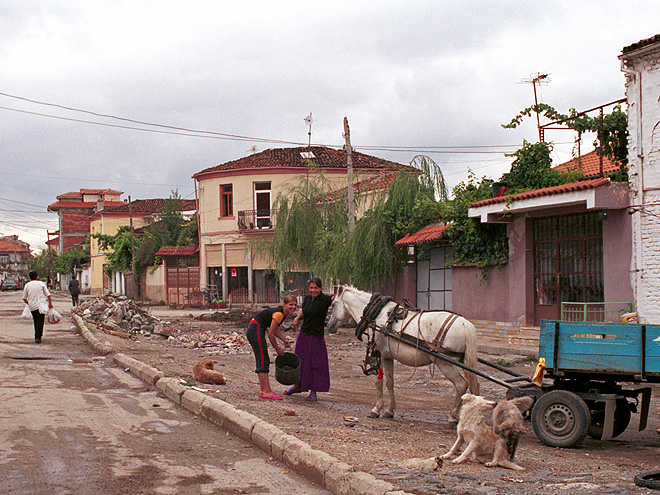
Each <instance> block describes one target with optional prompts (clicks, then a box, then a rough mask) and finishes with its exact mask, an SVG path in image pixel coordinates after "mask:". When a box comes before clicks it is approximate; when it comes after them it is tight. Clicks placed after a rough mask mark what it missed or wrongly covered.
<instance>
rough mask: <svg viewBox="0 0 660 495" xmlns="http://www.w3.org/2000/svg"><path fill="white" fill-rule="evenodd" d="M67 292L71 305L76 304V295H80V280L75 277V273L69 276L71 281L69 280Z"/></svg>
mask: <svg viewBox="0 0 660 495" xmlns="http://www.w3.org/2000/svg"><path fill="white" fill-rule="evenodd" d="M69 292H70V293H71V301H72V303H73V306H74V307H76V306H78V295H80V282H78V280H77V279H76V276H75V275H72V276H71V281H70V282H69Z"/></svg>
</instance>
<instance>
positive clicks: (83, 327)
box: [73, 315, 114, 356]
mask: <svg viewBox="0 0 660 495" xmlns="http://www.w3.org/2000/svg"><path fill="white" fill-rule="evenodd" d="M73 321H75V322H76V326H77V327H78V328H79V329H80V333H81V335H82V336H83V338H84V339H85V341H87V343H88V344H89V345H90V346H91V347H92V348H93V349H94V350H95V351H96V352H97V353H99V354H102V355H103V356H106V355H108V354H111V353H112V352H113V351H114V349H113V348H112V345H110V343H109V342H101V341H100V340H99V339H97V338H96V337H95V336H94V334H93V333H92V332H90V331H89V328H88V327H87V323H85V320H83V319H82V318H81V317H80V316H78V315H73Z"/></svg>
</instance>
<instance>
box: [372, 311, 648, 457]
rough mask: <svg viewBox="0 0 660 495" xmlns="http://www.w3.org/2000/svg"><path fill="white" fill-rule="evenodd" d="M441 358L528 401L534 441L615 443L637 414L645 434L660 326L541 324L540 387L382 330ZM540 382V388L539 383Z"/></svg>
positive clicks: (568, 444)
mask: <svg viewBox="0 0 660 495" xmlns="http://www.w3.org/2000/svg"><path fill="white" fill-rule="evenodd" d="M379 331H381V332H383V333H384V334H385V335H387V336H388V337H391V338H393V339H397V340H400V341H401V342H403V343H405V344H408V345H412V346H415V348H416V349H419V350H421V351H424V352H426V353H428V354H430V355H432V356H434V357H436V358H438V359H442V360H443V361H446V362H449V363H451V364H453V365H455V366H458V367H459V368H463V369H465V370H467V371H470V372H472V373H474V374H476V375H478V376H480V377H482V378H485V379H487V380H490V381H491V382H494V383H497V384H498V385H501V386H503V387H506V388H507V389H508V390H507V394H506V396H507V398H508V399H512V398H514V397H520V396H525V395H526V396H530V397H533V398H534V399H535V401H534V407H533V408H532V412H531V420H532V426H533V428H534V433H536V436H537V437H538V438H539V439H540V440H541V441H542V442H543V443H545V444H547V445H550V446H552V447H572V446H574V445H577V444H579V443H580V442H581V441H582V440H584V438H585V437H586V436H587V435H589V436H590V437H592V438H595V439H598V440H610V439H612V438H614V437H616V436H618V435H621V434H622V433H623V432H624V431H625V430H626V428H627V427H628V425H629V424H630V419H631V416H632V413H633V412H639V413H640V419H639V430H640V431H641V430H643V429H645V428H646V424H647V419H648V414H649V406H650V403H651V387H650V386H649V384H650V383H660V325H638V324H631V323H592V322H568V321H558V320H542V321H541V336H540V340H539V358H540V359H541V358H542V359H543V360H545V370H544V371H545V376H544V378H543V380H542V384H541V385H537V384H536V383H540V382H539V381H537V380H534V381H533V380H532V379H531V378H530V377H529V376H525V375H522V374H520V373H518V372H516V371H513V370H510V369H508V368H506V367H503V366H500V365H498V364H495V363H491V362H489V361H486V360H484V359H481V358H479V362H480V363H482V364H484V365H487V366H489V367H491V368H494V369H497V370H499V371H502V372H504V373H506V374H508V375H509V377H508V378H498V377H495V376H492V375H489V374H488V373H484V372H483V371H480V370H477V369H475V368H472V367H470V366H467V365H466V364H463V363H462V362H460V361H457V360H456V359H453V358H452V357H449V356H447V355H445V354H442V353H440V352H438V351H437V350H435V349H431V348H430V347H429V346H428V344H427V343H426V342H424V341H421V340H418V339H414V338H411V337H410V336H408V335H406V334H398V333H396V332H391V331H389V330H387V329H380V330H379ZM535 382H536V383H535Z"/></svg>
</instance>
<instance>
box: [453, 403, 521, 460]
mask: <svg viewBox="0 0 660 495" xmlns="http://www.w3.org/2000/svg"><path fill="white" fill-rule="evenodd" d="M533 403H534V399H532V398H531V397H519V398H516V399H512V400H509V401H505V402H501V403H499V404H498V403H496V402H494V401H492V400H487V399H484V398H483V397H480V396H478V395H472V394H465V395H463V396H462V397H461V408H460V411H459V414H458V426H457V428H456V430H457V433H458V438H456V442H455V443H454V445H453V446H452V447H451V449H450V450H449V452H447V453H446V454H444V455H442V456H441V458H442V459H448V458H450V457H451V456H453V455H454V454H456V452H458V450H459V449H460V448H461V446H462V445H463V444H464V443H466V444H467V446H466V447H465V450H464V451H463V453H462V454H461V455H460V456H458V457H457V458H456V459H454V460H453V461H452V462H453V463H454V464H460V463H461V462H464V461H465V460H466V459H468V458H469V459H471V460H474V461H477V462H482V460H481V459H480V457H481V458H484V457H485V456H487V455H488V456H490V455H492V458H491V459H492V460H490V461H489V462H486V466H488V467H495V466H500V467H504V468H507V469H514V470H523V469H524V468H523V467H521V466H519V465H517V464H515V463H514V462H513V457H514V455H515V452H516V447H517V446H518V440H519V439H520V436H521V435H522V434H523V433H524V432H525V428H524V426H523V412H524V411H526V410H527V409H529V408H530V407H531V406H532V404H533ZM487 414H488V415H490V414H492V416H493V427H492V428H491V427H490V426H488V424H486V415H487Z"/></svg>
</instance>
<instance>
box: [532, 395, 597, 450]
mask: <svg viewBox="0 0 660 495" xmlns="http://www.w3.org/2000/svg"><path fill="white" fill-rule="evenodd" d="M590 424H591V415H590V413H589V408H588V407H587V404H585V402H584V401H583V400H582V399H581V398H580V397H579V396H578V395H577V394H574V393H573V392H569V391H568V390H553V391H552V392H548V393H547V394H544V395H542V396H541V397H539V399H538V400H537V401H536V404H534V408H533V409H532V427H533V428H534V433H536V436H537V437H538V438H539V440H541V441H542V442H543V443H544V444H546V445H549V446H551V447H572V446H574V445H577V444H579V443H580V442H581V441H582V440H584V437H586V436H587V432H588V431H589V425H590Z"/></svg>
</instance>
